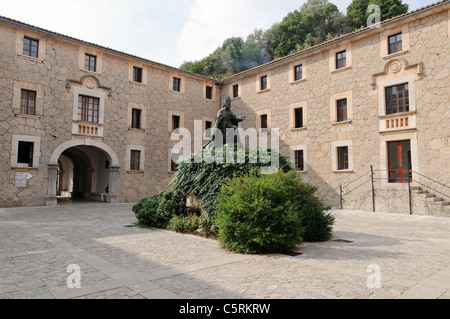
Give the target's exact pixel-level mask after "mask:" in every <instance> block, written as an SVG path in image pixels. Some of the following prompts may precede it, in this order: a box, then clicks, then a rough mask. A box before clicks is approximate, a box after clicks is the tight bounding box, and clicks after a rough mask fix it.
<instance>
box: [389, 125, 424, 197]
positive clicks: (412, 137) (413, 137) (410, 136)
mask: <svg viewBox="0 0 450 319" xmlns="http://www.w3.org/2000/svg"><path fill="white" fill-rule="evenodd" d="M407 140H409V141H411V165H412V168H413V170H414V171H416V172H420V169H419V153H418V143H417V132H415V131H414V132H402V133H400V134H399V133H393V134H381V135H380V170H381V184H382V186H383V187H385V188H387V189H398V188H404V187H405V185H406V184H402V183H389V178H388V177H389V176H388V175H389V174H388V167H389V166H388V161H389V159H388V142H395V141H407ZM415 178H417V180H418V181H419V182H420V175H415Z"/></svg>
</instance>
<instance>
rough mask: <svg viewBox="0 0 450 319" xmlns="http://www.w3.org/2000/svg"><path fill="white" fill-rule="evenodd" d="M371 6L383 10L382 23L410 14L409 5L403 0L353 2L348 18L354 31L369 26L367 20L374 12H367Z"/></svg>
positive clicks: (354, 0) (355, 0) (357, 0)
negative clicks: (376, 6)
mask: <svg viewBox="0 0 450 319" xmlns="http://www.w3.org/2000/svg"><path fill="white" fill-rule="evenodd" d="M370 4H376V5H378V6H379V7H380V9H381V21H383V20H386V19H390V18H393V17H396V16H398V15H401V14H404V13H406V12H408V9H409V7H408V5H407V4H406V3H402V1H401V0H353V1H352V3H351V4H350V5H349V6H348V7H347V16H348V18H349V19H350V22H351V26H352V27H353V29H360V28H362V27H366V26H367V19H368V18H369V16H370V15H371V14H373V12H367V9H368V7H369V5H370Z"/></svg>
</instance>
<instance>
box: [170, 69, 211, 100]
mask: <svg viewBox="0 0 450 319" xmlns="http://www.w3.org/2000/svg"><path fill="white" fill-rule="evenodd" d="M173 78H178V79H180V91H174V90H173ZM169 91H170V92H172V93H176V94H185V93H186V76H184V75H181V74H179V73H171V74H170V75H169ZM205 93H206V92H205ZM205 93H203V94H204V95H206V94H205Z"/></svg>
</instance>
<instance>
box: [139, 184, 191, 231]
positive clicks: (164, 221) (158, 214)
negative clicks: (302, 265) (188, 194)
mask: <svg viewBox="0 0 450 319" xmlns="http://www.w3.org/2000/svg"><path fill="white" fill-rule="evenodd" d="M186 210H187V208H186V206H184V204H183V201H182V200H180V199H179V198H177V197H176V196H175V195H174V193H173V192H172V191H162V192H160V193H159V194H158V195H156V196H153V197H151V198H144V199H142V200H141V201H140V202H139V203H137V204H136V205H134V206H133V212H134V213H135V215H136V218H137V219H138V221H139V223H140V224H141V225H145V226H149V227H156V228H166V227H167V225H168V224H169V222H170V220H171V219H172V217H173V216H175V215H182V214H184V213H185V212H186Z"/></svg>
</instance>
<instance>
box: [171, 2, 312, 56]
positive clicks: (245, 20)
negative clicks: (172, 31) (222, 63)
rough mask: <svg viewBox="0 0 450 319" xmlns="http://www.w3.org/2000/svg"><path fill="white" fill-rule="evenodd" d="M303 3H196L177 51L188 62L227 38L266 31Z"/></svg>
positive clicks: (185, 25) (206, 52)
mask: <svg viewBox="0 0 450 319" xmlns="http://www.w3.org/2000/svg"><path fill="white" fill-rule="evenodd" d="M303 2H304V0H302V1H298V0H283V1H271V0H246V1H241V0H227V1H211V0H196V1H195V3H194V4H193V5H192V7H191V8H190V9H189V12H188V19H187V21H186V23H185V24H184V26H183V30H182V33H181V37H180V40H179V42H178V50H179V52H180V54H181V55H182V56H183V58H184V59H185V60H187V61H191V60H199V59H202V58H203V57H205V56H207V55H208V54H210V53H212V52H213V51H214V50H215V49H216V48H217V47H218V46H220V45H221V44H222V43H223V41H224V40H225V39H226V38H229V37H233V36H241V37H243V38H244V39H245V37H246V36H247V35H249V34H250V33H252V32H253V30H255V29H256V28H259V29H268V28H270V27H271V26H272V25H273V24H274V23H275V22H279V21H281V19H282V18H283V17H284V16H285V15H286V14H287V13H288V12H290V11H293V10H295V9H298V8H299V7H300V5H301V4H302V3H303Z"/></svg>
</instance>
